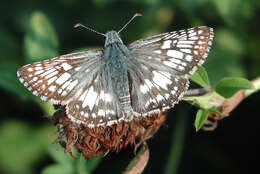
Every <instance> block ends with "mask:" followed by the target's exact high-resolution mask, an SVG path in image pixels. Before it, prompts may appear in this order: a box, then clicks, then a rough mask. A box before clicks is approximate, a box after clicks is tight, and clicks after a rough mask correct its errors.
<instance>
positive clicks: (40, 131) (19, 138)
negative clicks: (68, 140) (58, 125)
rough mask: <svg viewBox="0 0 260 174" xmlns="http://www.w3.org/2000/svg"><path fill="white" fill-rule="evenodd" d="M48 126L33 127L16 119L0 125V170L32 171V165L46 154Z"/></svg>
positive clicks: (14, 171)
mask: <svg viewBox="0 0 260 174" xmlns="http://www.w3.org/2000/svg"><path fill="white" fill-rule="evenodd" d="M10 117H11V116H10ZM49 128H50V127H48V126H43V127H42V126H41V127H37V129H36V127H33V126H31V125H29V124H27V123H25V122H21V121H18V120H15V121H6V122H3V123H2V124H1V125H0V139H1V143H0V156H1V158H0V170H1V171H3V172H4V173H19V174H28V173H33V166H34V165H35V164H37V163H38V162H39V161H40V160H41V159H42V158H43V156H44V155H45V154H46V151H45V147H46V144H48V143H51V141H53V140H50V139H48V138H46V137H48V135H50V134H51V132H53V130H51V129H49Z"/></svg>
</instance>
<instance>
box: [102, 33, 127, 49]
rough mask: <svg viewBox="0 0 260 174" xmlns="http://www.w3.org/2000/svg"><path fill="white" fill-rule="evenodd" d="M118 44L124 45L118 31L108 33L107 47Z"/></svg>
mask: <svg viewBox="0 0 260 174" xmlns="http://www.w3.org/2000/svg"><path fill="white" fill-rule="evenodd" d="M114 43H118V44H123V41H122V39H121V38H120V36H119V34H118V33H117V32H116V31H109V32H107V33H106V42H105V47H107V46H109V45H111V44H114Z"/></svg>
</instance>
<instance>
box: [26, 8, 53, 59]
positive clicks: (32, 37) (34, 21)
mask: <svg viewBox="0 0 260 174" xmlns="http://www.w3.org/2000/svg"><path fill="white" fill-rule="evenodd" d="M24 51H25V59H26V62H27V63H31V62H36V61H40V60H43V59H46V58H50V57H55V56H57V55H58V40H57V36H56V34H55V32H54V29H53V27H52V25H51V23H50V21H49V20H48V18H47V17H46V16H45V15H44V14H43V13H41V12H35V13H33V14H32V15H31V20H30V26H29V31H28V32H27V33H26V36H25V39H24Z"/></svg>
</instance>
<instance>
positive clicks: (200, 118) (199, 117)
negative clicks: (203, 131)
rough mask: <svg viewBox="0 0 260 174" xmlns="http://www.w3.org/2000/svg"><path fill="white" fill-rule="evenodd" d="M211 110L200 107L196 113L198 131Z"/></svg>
mask: <svg viewBox="0 0 260 174" xmlns="http://www.w3.org/2000/svg"><path fill="white" fill-rule="evenodd" d="M209 112H210V111H209V110H204V109H199V110H198V112H197V114H196V119H195V123H194V124H195V128H196V131H198V130H200V128H201V127H202V126H203V123H204V121H206V120H207V118H208V115H209Z"/></svg>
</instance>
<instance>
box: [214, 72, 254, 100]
mask: <svg viewBox="0 0 260 174" xmlns="http://www.w3.org/2000/svg"><path fill="white" fill-rule="evenodd" d="M252 88H253V85H252V83H251V82H250V81H248V80H247V79H244V78H241V77H227V78H223V79H222V80H220V81H219V82H218V84H217V86H216V88H215V90H216V92H217V93H218V94H220V95H221V96H223V97H225V98H229V97H232V96H233V95H234V94H235V93H237V92H238V91H239V90H243V89H252Z"/></svg>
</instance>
